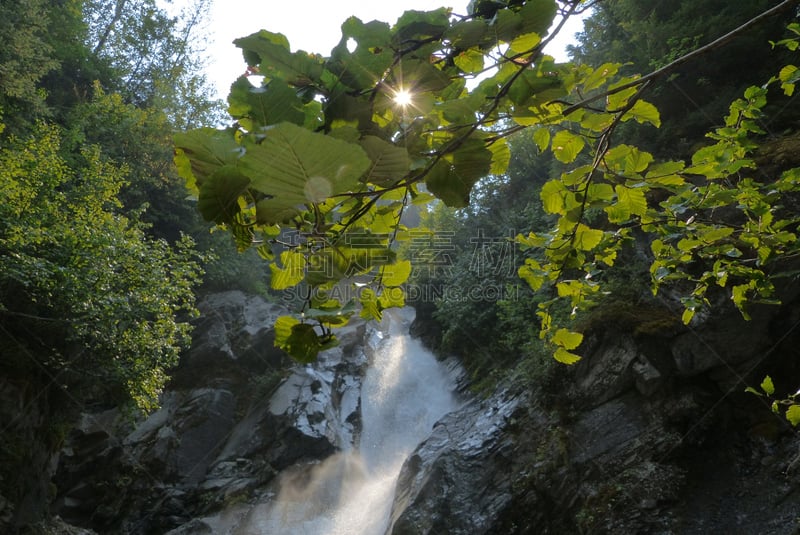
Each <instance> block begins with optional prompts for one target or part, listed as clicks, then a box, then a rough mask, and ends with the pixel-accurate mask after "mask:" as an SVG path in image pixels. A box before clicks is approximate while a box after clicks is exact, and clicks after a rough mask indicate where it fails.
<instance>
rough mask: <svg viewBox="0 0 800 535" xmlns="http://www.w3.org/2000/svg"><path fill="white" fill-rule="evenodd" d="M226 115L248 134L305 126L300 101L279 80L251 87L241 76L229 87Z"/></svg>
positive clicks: (293, 90) (291, 90)
mask: <svg viewBox="0 0 800 535" xmlns="http://www.w3.org/2000/svg"><path fill="white" fill-rule="evenodd" d="M228 104H229V106H228V113H230V114H231V116H232V117H233V118H235V119H238V120H239V123H240V124H241V125H242V126H243V127H244V128H245V129H246V130H249V131H251V132H253V131H256V130H258V129H259V128H261V127H263V126H267V125H271V124H277V123H282V122H284V121H285V122H290V123H294V124H297V125H302V124H303V123H304V122H305V118H306V116H305V110H304V109H303V101H301V100H300V99H299V98H298V97H297V92H296V90H295V89H293V88H291V87H289V85H288V84H287V83H286V82H284V81H283V80H272V81H271V82H268V83H267V85H266V86H265V87H253V85H252V84H251V83H250V81H249V80H248V79H247V78H246V77H244V76H242V77H240V78H239V79H238V80H236V82H234V83H233V85H232V86H231V92H230V94H229V95H228Z"/></svg>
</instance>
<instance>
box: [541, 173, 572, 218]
mask: <svg viewBox="0 0 800 535" xmlns="http://www.w3.org/2000/svg"><path fill="white" fill-rule="evenodd" d="M569 193H570V192H569V190H567V188H566V187H565V186H564V184H562V183H561V181H559V180H550V181H548V182H545V184H544V186H542V190H541V191H540V192H539V197H540V198H541V199H542V206H543V208H544V211H545V212H547V213H548V214H561V215H564V214H565V213H566V212H565V208H566V203H565V202H564V195H565V194H569Z"/></svg>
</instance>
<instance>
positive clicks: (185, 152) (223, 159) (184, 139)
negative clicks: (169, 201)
mask: <svg viewBox="0 0 800 535" xmlns="http://www.w3.org/2000/svg"><path fill="white" fill-rule="evenodd" d="M174 143H175V149H176V155H175V165H176V166H177V168H178V172H179V173H180V175H181V177H182V178H184V179H185V180H186V181H187V186H188V187H189V189H190V190H194V189H196V188H197V187H199V186H200V185H201V184H203V182H204V181H205V180H206V179H207V178H208V177H209V176H211V175H212V174H214V173H215V172H217V171H218V170H219V168H220V167H222V166H225V165H235V164H236V161H237V160H238V159H239V157H240V156H241V154H242V149H241V147H240V146H239V145H238V144H237V143H236V140H235V139H234V138H233V134H232V133H231V132H230V131H228V130H217V129H214V128H198V129H196V130H190V131H189V132H185V133H182V134H175V137H174Z"/></svg>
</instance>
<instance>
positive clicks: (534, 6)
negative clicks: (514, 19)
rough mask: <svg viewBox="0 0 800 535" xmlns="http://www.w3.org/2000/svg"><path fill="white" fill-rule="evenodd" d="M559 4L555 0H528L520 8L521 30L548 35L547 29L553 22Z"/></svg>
mask: <svg viewBox="0 0 800 535" xmlns="http://www.w3.org/2000/svg"><path fill="white" fill-rule="evenodd" d="M557 8H558V6H557V5H556V2H555V0H528V1H527V2H525V5H524V6H523V7H522V9H520V11H519V15H520V17H521V18H522V27H521V30H520V32H521V33H524V34H527V33H537V34H539V35H547V30H548V29H549V28H550V26H551V25H552V24H553V19H554V18H555V16H556V10H557Z"/></svg>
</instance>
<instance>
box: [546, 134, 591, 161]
mask: <svg viewBox="0 0 800 535" xmlns="http://www.w3.org/2000/svg"><path fill="white" fill-rule="evenodd" d="M585 145H586V140H584V139H583V137H581V136H579V135H577V134H573V133H572V132H570V131H568V130H559V131H558V132H556V135H555V136H553V143H552V151H553V155H554V156H555V157H556V159H557V160H558V161H559V162H562V163H572V162H574V161H575V158H577V157H578V154H580V152H581V151H582V150H583V147H584V146H585Z"/></svg>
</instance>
